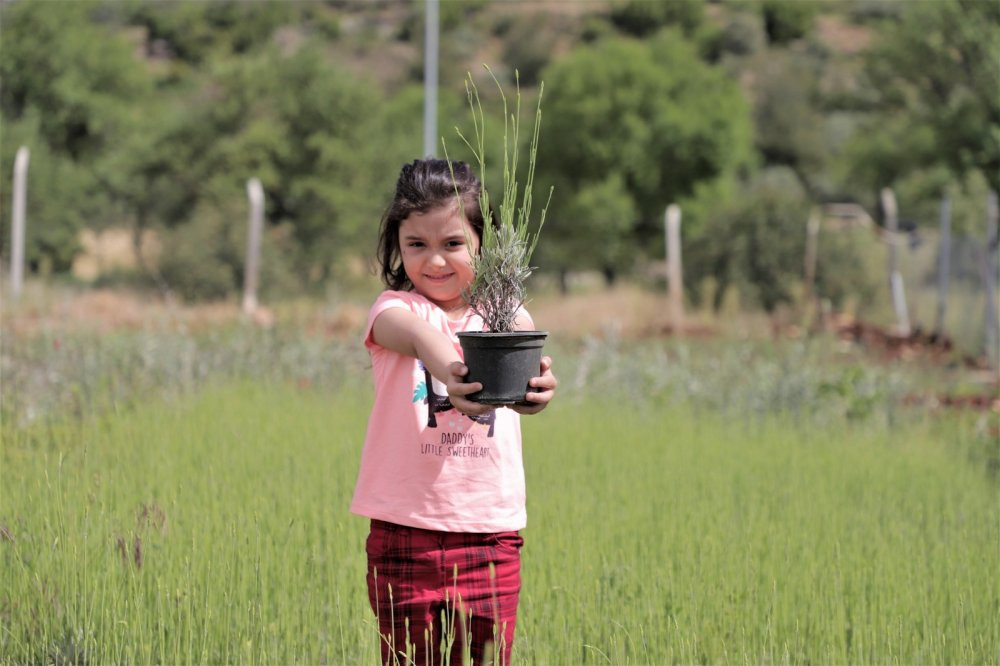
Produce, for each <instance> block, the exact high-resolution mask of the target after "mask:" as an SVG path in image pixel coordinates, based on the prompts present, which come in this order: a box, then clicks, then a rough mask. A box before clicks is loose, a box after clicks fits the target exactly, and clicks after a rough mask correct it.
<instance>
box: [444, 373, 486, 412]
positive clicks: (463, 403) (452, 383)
mask: <svg viewBox="0 0 1000 666" xmlns="http://www.w3.org/2000/svg"><path fill="white" fill-rule="evenodd" d="M467 374H469V369H468V368H467V367H465V365H464V364H463V363H459V362H457V361H456V362H454V363H452V364H450V365H449V366H448V384H447V386H448V400H449V401H451V406H452V407H454V408H455V409H457V410H458V411H460V412H462V413H463V414H465V415H467V416H482V415H483V414H488V413H489V412H492V411H493V410H495V409H496V405H481V404H479V403H478V402H473V401H472V400H469V399H468V398H466V397H465V396H467V395H469V394H470V393H475V392H476V391H481V390H483V385H482V384H480V383H479V382H472V383H470V384H467V383H465V382H464V381H463V380H464V379H465V376H466V375H467Z"/></svg>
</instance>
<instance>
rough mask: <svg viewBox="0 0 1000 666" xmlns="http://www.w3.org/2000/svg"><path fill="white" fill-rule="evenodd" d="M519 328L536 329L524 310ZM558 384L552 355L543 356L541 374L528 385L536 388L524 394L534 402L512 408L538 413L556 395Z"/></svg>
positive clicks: (521, 411)
mask: <svg viewBox="0 0 1000 666" xmlns="http://www.w3.org/2000/svg"><path fill="white" fill-rule="evenodd" d="M517 330H519V331H533V330H535V323H534V321H532V319H531V316H530V315H529V314H528V313H527V312H525V311H523V310H522V311H521V315H520V316H519V317H518V318H517ZM558 384H559V381H558V380H557V379H556V376H555V375H554V374H552V357H551V356H543V357H542V364H541V368H540V369H539V376H538V377H533V378H532V379H531V380H530V381H529V382H528V386H531V387H532V388H534V389H535V390H534V391H528V393H526V394H525V396H524V399H525V400H526V401H528V402H530V403H532V404H531V405H511V407H510V408H511V409H513V410H514V411H515V412H517V413H519V414H537V413H538V412H540V411H542V410H543V409H545V407H546V406H547V405H548V404H549V402H550V401H551V400H552V398H553V397H554V396H555V394H556V386H558Z"/></svg>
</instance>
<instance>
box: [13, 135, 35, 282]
mask: <svg viewBox="0 0 1000 666" xmlns="http://www.w3.org/2000/svg"><path fill="white" fill-rule="evenodd" d="M30 157H31V153H30V152H29V151H28V147H27V146H21V147H20V148H18V149H17V156H16V157H15V158H14V201H13V203H12V205H11V229H10V235H11V239H10V245H11V248H10V298H11V300H12V301H16V300H17V299H18V298H20V296H21V288H22V286H23V284H24V227H25V219H24V212H25V209H26V207H27V205H26V201H27V194H28V192H27V190H28V160H29V158H30Z"/></svg>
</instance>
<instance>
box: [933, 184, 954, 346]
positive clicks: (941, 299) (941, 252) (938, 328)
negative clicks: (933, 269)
mask: <svg viewBox="0 0 1000 666" xmlns="http://www.w3.org/2000/svg"><path fill="white" fill-rule="evenodd" d="M950 271H951V198H950V197H949V196H948V195H947V194H945V195H944V196H943V197H941V241H940V247H939V248H938V302H937V316H936V317H935V318H934V335H935V337H936V338H937V339H939V340H940V339H941V338H942V337H943V336H944V327H945V323H944V319H945V314H946V312H947V310H948V277H949V273H950Z"/></svg>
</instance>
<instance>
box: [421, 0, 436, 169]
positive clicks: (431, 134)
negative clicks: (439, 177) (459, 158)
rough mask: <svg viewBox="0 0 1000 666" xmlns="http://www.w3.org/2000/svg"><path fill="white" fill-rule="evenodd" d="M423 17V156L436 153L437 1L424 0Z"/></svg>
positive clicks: (430, 155) (432, 155)
mask: <svg viewBox="0 0 1000 666" xmlns="http://www.w3.org/2000/svg"><path fill="white" fill-rule="evenodd" d="M426 2H427V13H426V15H425V17H424V157H434V156H435V155H436V154H437V148H436V146H437V142H438V139H437V89H438V2H439V0H426Z"/></svg>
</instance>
